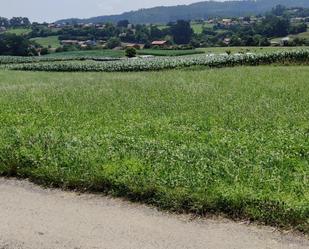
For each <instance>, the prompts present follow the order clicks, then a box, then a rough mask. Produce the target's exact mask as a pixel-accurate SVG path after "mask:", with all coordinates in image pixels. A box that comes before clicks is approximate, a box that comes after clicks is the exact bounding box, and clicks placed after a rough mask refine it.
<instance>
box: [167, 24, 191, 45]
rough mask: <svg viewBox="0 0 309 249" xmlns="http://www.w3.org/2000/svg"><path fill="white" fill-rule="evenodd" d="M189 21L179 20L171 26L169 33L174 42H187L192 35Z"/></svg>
mask: <svg viewBox="0 0 309 249" xmlns="http://www.w3.org/2000/svg"><path fill="white" fill-rule="evenodd" d="M193 33H194V32H193V29H192V28H191V25H190V22H189V21H184V20H179V21H177V23H176V24H174V25H172V27H171V34H172V36H173V38H174V42H175V43H176V44H188V43H189V42H190V41H191V38H192V35H193Z"/></svg>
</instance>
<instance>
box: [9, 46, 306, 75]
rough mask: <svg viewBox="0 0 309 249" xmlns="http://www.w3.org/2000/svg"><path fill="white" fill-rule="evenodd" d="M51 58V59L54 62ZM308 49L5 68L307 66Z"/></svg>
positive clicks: (100, 69)
mask: <svg viewBox="0 0 309 249" xmlns="http://www.w3.org/2000/svg"><path fill="white" fill-rule="evenodd" d="M53 59H54V58H52V59H51V61H53ZM308 62H309V50H300V51H289V52H276V53H269V54H250V55H248V54H238V55H212V56H211V55H194V56H183V57H179V58H174V57H160V58H148V59H127V60H118V61H107V62H104V61H102V62H94V61H90V60H89V61H84V62H82V61H78V62H76V61H65V59H64V61H63V62H62V61H60V62H44V61H41V62H40V63H29V64H26V63H24V64H13V65H9V66H7V68H8V69H12V70H24V71H51V72H53V71H54V72H91V71H93V72H129V71H152V70H162V69H172V68H182V67H190V66H207V67H231V66H241V65H252V66H257V65H262V64H273V63H286V64H289V63H308Z"/></svg>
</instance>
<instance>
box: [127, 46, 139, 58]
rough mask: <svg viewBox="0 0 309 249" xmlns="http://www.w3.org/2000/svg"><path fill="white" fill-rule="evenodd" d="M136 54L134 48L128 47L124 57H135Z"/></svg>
mask: <svg viewBox="0 0 309 249" xmlns="http://www.w3.org/2000/svg"><path fill="white" fill-rule="evenodd" d="M136 54H137V52H136V49H135V48H132V47H130V48H127V49H126V57H128V58H133V57H136Z"/></svg>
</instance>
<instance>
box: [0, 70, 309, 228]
mask: <svg viewBox="0 0 309 249" xmlns="http://www.w3.org/2000/svg"><path fill="white" fill-rule="evenodd" d="M308 78H309V70H308V66H301V65H295V66H278V65H277V66H271V65H268V66H259V67H245V66H243V67H234V68H221V69H209V68H192V69H191V68H190V69H189V68H188V69H173V70H165V71H161V72H154V71H150V72H130V73H128V72H127V73H91V72H86V73H63V72H20V71H15V72H12V71H9V70H0V93H1V94H0V106H1V108H0V123H1V126H0V174H1V175H6V176H17V177H23V178H30V179H31V180H32V181H35V182H37V183H40V184H45V185H47V186H55V187H62V188H70V189H77V190H81V191H99V192H104V193H109V194H112V195H115V196H126V197H128V198H130V199H132V200H139V201H144V202H146V203H150V204H154V205H156V206H158V207H161V208H164V209H169V210H173V211H188V212H193V213H197V214H208V213H216V214H218V213H219V214H225V215H227V216H229V217H232V218H245V219H250V220H256V221H260V222H264V223H266V224H272V225H278V226H282V227H293V228H296V229H298V230H301V231H304V232H306V233H308V231H309V178H308V175H309V165H308V162H309V125H308V124H309V94H308V93H309V84H308Z"/></svg>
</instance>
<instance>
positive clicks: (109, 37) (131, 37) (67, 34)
mask: <svg viewBox="0 0 309 249" xmlns="http://www.w3.org/2000/svg"><path fill="white" fill-rule="evenodd" d="M193 34H194V32H193V30H192V28H191V26H190V22H189V21H183V20H180V21H177V22H176V23H169V24H168V25H167V26H166V28H164V29H160V28H158V27H157V26H156V25H151V26H149V25H144V24H137V25H130V23H129V22H128V21H127V20H122V21H119V22H118V23H117V24H116V25H114V24H112V23H106V24H104V25H102V27H101V28H98V27H95V26H82V25H77V24H76V25H73V26H64V27H63V28H61V29H50V28H48V26H47V24H36V23H34V24H33V25H32V31H31V32H30V33H29V34H28V35H27V37H28V38H34V37H47V36H53V35H57V36H59V39H60V40H105V41H108V43H107V46H108V47H111V48H112V47H116V46H118V45H119V44H120V42H129V43H143V44H146V46H147V45H150V43H151V42H152V41H153V40H160V39H165V40H169V41H171V42H172V43H175V44H188V43H190V41H191V38H192V36H193Z"/></svg>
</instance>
